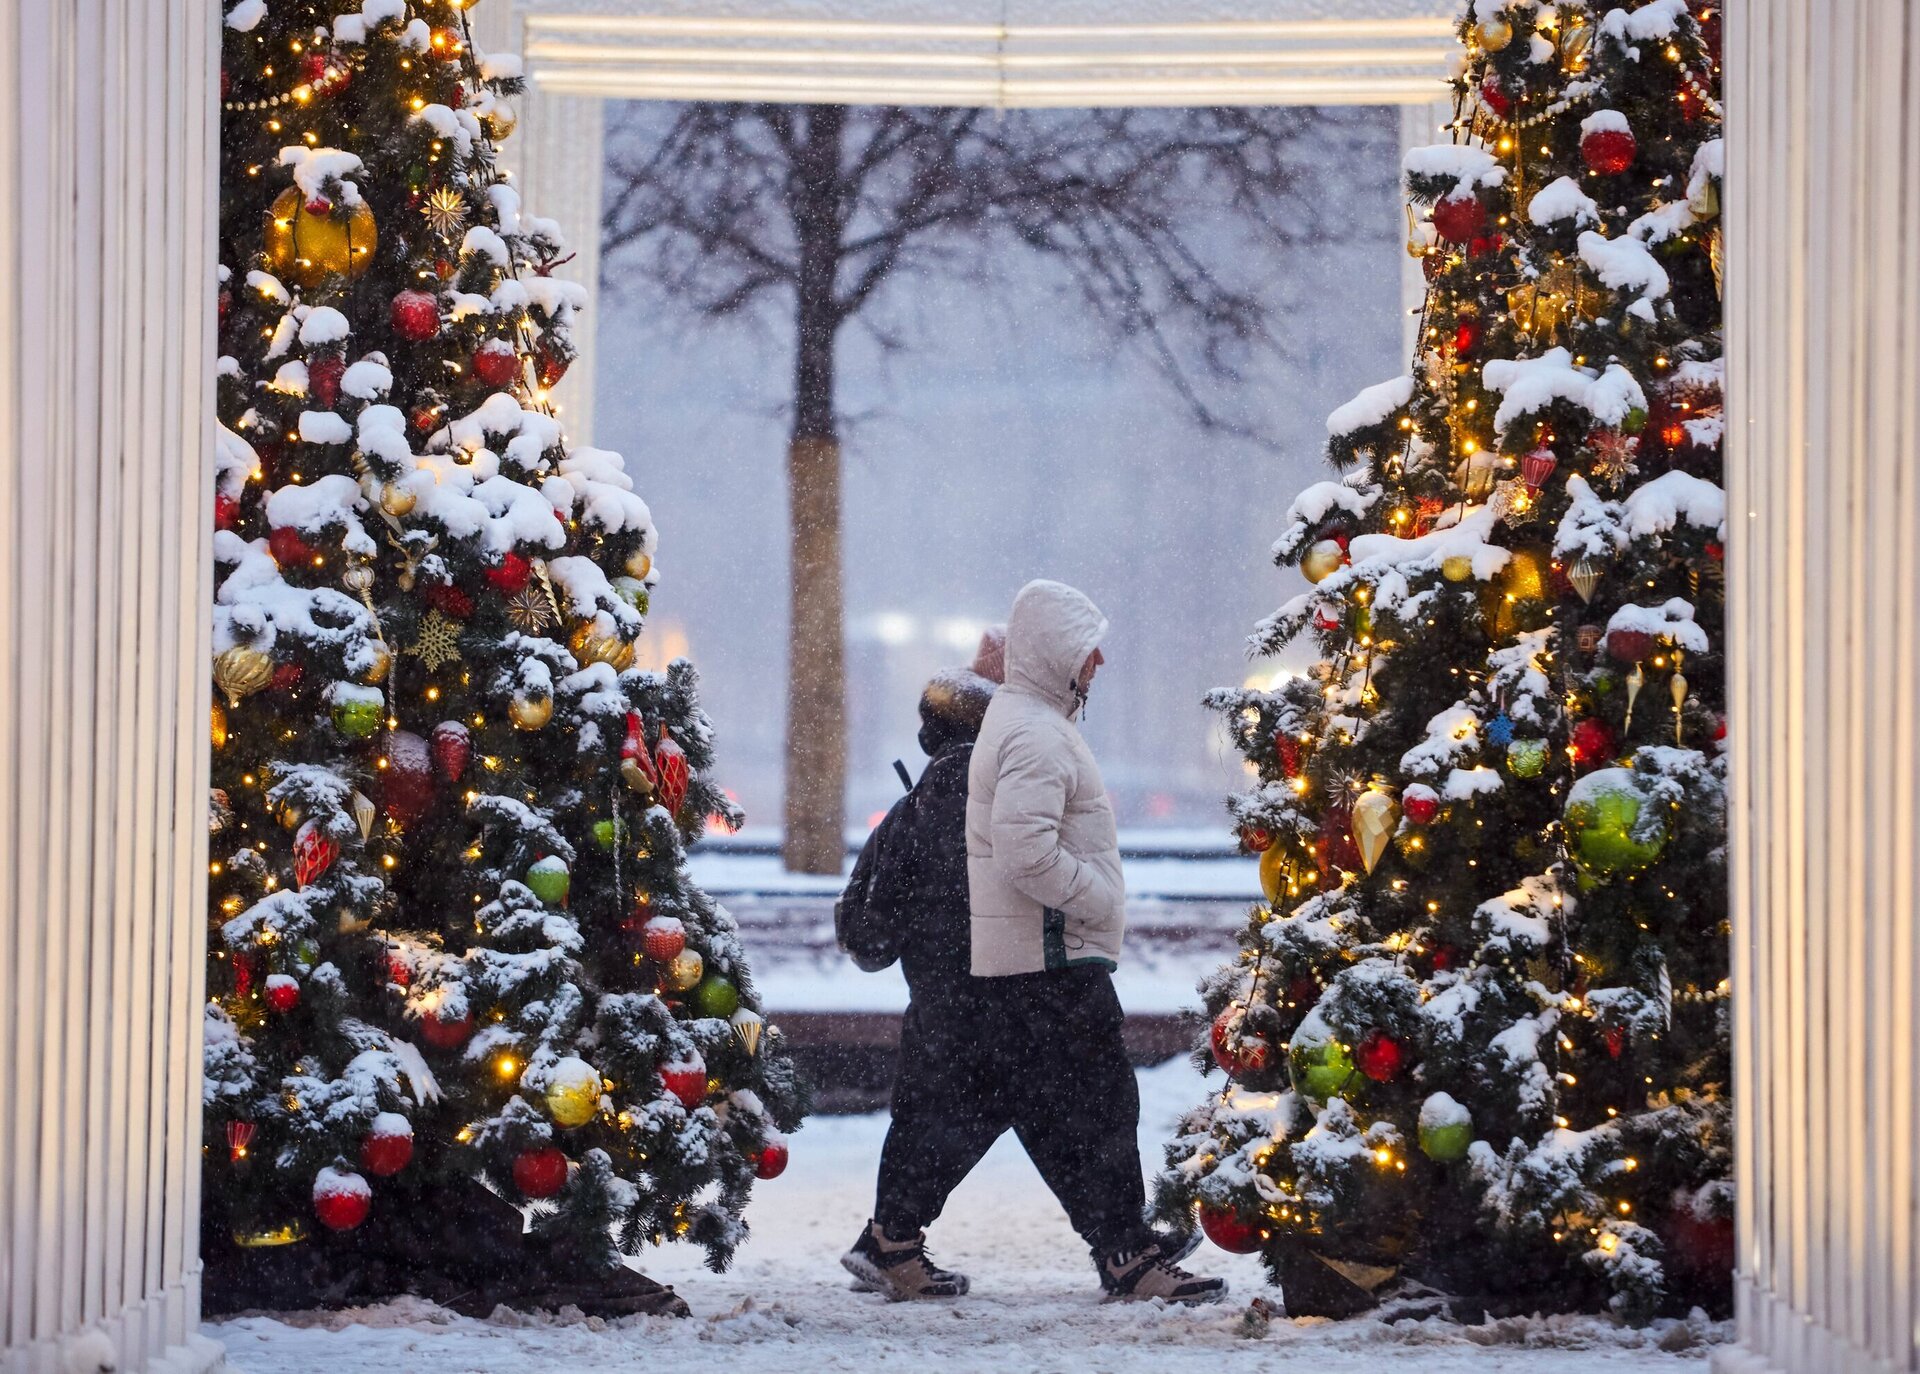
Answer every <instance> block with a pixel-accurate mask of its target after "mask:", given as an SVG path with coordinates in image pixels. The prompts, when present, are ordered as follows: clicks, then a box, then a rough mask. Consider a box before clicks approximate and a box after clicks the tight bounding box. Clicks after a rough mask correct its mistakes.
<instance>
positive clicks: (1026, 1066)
mask: <svg viewBox="0 0 1920 1374" xmlns="http://www.w3.org/2000/svg"><path fill="white" fill-rule="evenodd" d="M1106 632H1107V619H1106V617H1105V616H1103V615H1101V614H1100V611H1099V609H1098V608H1097V607H1095V606H1094V604H1093V602H1091V601H1089V600H1088V599H1087V598H1086V596H1084V595H1083V594H1081V593H1080V592H1077V591H1075V590H1074V589H1073V588H1072V587H1068V586H1066V585H1064V584H1062V583H1059V582H1047V581H1036V582H1029V583H1028V584H1027V585H1026V586H1024V587H1022V588H1021V589H1020V594H1019V595H1018V596H1017V597H1015V598H1014V602H1013V613H1012V614H1011V615H1010V616H1009V617H1008V619H1007V637H1006V679H1005V682H1004V685H1002V686H1001V688H1000V690H999V691H997V692H995V693H994V696H993V702H992V704H991V705H989V706H988V707H987V715H986V720H985V722H984V723H983V724H982V726H981V730H980V738H979V740H978V742H977V743H976V744H975V745H974V749H973V759H972V763H971V765H970V766H969V769H968V778H967V884H968V889H969V891H968V905H969V907H970V909H971V915H972V968H973V974H974V976H975V977H976V978H983V979H985V980H987V981H986V983H985V984H984V987H985V988H986V990H987V991H986V997H987V1000H988V1008H987V1010H988V1016H987V1018H986V1020H985V1022H984V1023H983V1025H982V1027H981V1033H982V1034H987V1035H991V1036H992V1037H994V1039H995V1040H996V1041H997V1042H998V1043H999V1044H1000V1045H1001V1046H1003V1047H1004V1051H1005V1056H1006V1071H1005V1073H1004V1074H1003V1076H1002V1079H1001V1081H1002V1083H1003V1084H1004V1091H1005V1092H1006V1093H1008V1094H1011V1095H1013V1097H1014V1101H1013V1102H1012V1103H1011V1111H1010V1115H1011V1118H1012V1119H1013V1120H1014V1121H1015V1123H1016V1129H1018V1130H1019V1132H1020V1139H1021V1143H1022V1144H1024V1145H1025V1146H1026V1147H1027V1152H1028V1153H1029V1154H1031V1155H1032V1156H1033V1159H1034V1163H1035V1164H1037V1165H1038V1166H1039V1167H1040V1173H1041V1175H1042V1177H1044V1178H1045V1179H1046V1181H1047V1184H1048V1186H1049V1187H1050V1188H1052V1189H1053V1192H1054V1195H1055V1196H1056V1197H1058V1198H1059V1199H1060V1203H1061V1205H1062V1206H1064V1207H1065V1208H1066V1210H1067V1216H1068V1218H1069V1219H1070V1220H1071V1221H1072V1223H1073V1226H1074V1229H1075V1230H1076V1231H1078V1232H1079V1233H1080V1237H1081V1239H1083V1240H1085V1241H1086V1242H1087V1246H1088V1248H1089V1249H1090V1250H1091V1251H1092V1252H1093V1259H1094V1264H1095V1267H1096V1268H1097V1269H1098V1270H1099V1274H1100V1283H1101V1286H1102V1287H1103V1288H1104V1289H1105V1290H1106V1292H1107V1294H1108V1296H1109V1297H1113V1298H1134V1299H1146V1298H1162V1299H1165V1300H1167V1301H1170V1302H1211V1301H1214V1300H1216V1299H1218V1298H1220V1297H1222V1296H1223V1295H1224V1294H1225V1293H1226V1284H1225V1282H1224V1281H1223V1280H1220V1279H1207V1278H1198V1277H1196V1276H1194V1275H1192V1274H1189V1273H1187V1272H1186V1271H1185V1270H1182V1269H1180V1268H1178V1267H1177V1266H1176V1264H1175V1261H1176V1260H1178V1259H1180V1258H1182V1257H1183V1256H1184V1255H1185V1254H1187V1253H1188V1252H1189V1251H1190V1250H1191V1249H1192V1238H1191V1237H1175V1236H1167V1235H1162V1234H1160V1233H1158V1232H1155V1231H1154V1230H1152V1229H1151V1228H1150V1227H1148V1225H1147V1224H1146V1221H1145V1210H1146V1189H1145V1187H1144V1184H1143V1182H1142V1178H1141V1170H1140V1150H1139V1145H1138V1143H1137V1134H1138V1129H1139V1122H1140V1091H1139V1086H1138V1084H1137V1083H1136V1082H1135V1080H1134V1075H1133V1067H1132V1065H1131V1063H1129V1061H1128V1059H1127V1052H1126V1045H1125V1042H1124V1040H1123V1038H1122V1030H1123V1028H1124V1026H1125V1019H1126V1018H1125V1014H1124V1013H1123V1012H1122V1011H1121V1009H1120V999H1119V998H1118V997H1117V996H1116V995H1115V993H1114V990H1113V978H1112V973H1113V970H1114V968H1115V967H1116V966H1117V965H1118V963H1119V959H1120V947H1121V941H1122V937H1123V936H1124V934H1125V931H1126V896H1127V894H1126V882H1125V879H1124V877H1123V876H1122V873H1121V869H1120V840H1119V833H1118V831H1117V829H1116V827H1115V825H1114V817H1113V805H1112V803H1111V802H1110V801H1109V800H1108V799H1107V788H1106V784H1105V783H1104V782H1103V781H1102V780H1101V777H1100V767H1099V765H1098V764H1096V763H1095V762H1094V758H1093V751H1092V750H1090V749H1089V748H1088V747H1087V742H1086V740H1085V739H1084V738H1082V736H1081V734H1080V727H1079V723H1078V720H1077V719H1076V718H1077V717H1079V716H1080V715H1082V714H1083V713H1084V711H1085V707H1086V702H1087V693H1088V690H1089V688H1091V686H1092V685H1093V678H1094V674H1095V672H1096V671H1098V669H1099V667H1100V665H1101V664H1102V663H1103V662H1104V661H1105V659H1104V657H1103V656H1102V654H1101V652H1100V642H1101V640H1102V639H1104V638H1105V636H1106Z"/></svg>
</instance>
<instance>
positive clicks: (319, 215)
mask: <svg viewBox="0 0 1920 1374" xmlns="http://www.w3.org/2000/svg"><path fill="white" fill-rule="evenodd" d="M303 208H304V209H305V210H306V212H307V213H308V214H310V215H312V216H313V217H314V218H315V219H325V218H326V217H327V216H329V215H331V214H332V213H333V202H332V201H330V200H328V199H327V198H326V197H325V196H315V197H314V198H313V199H312V200H310V201H308V202H307V203H306V205H305V207H303Z"/></svg>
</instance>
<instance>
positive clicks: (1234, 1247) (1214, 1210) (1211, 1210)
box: [1200, 1202, 1260, 1255]
mask: <svg viewBox="0 0 1920 1374" xmlns="http://www.w3.org/2000/svg"><path fill="white" fill-rule="evenodd" d="M1200 1229H1201V1231H1203V1232H1205V1233H1206V1237H1207V1239H1208V1240H1210V1241H1212V1242H1213V1243H1214V1244H1215V1245H1217V1246H1219V1247H1220V1248H1221V1249H1222V1250H1225V1251H1226V1252H1227V1253H1228V1254H1230V1255H1251V1254H1252V1253H1253V1252H1254V1251H1255V1250H1258V1249H1259V1248H1260V1228H1259V1227H1258V1226H1256V1225H1254V1224H1253V1223H1252V1222H1250V1221H1242V1220H1241V1219H1240V1214H1239V1213H1238V1212H1236V1211H1234V1210H1233V1208H1231V1207H1217V1206H1215V1205H1214V1204H1213V1203H1210V1202H1203V1203H1201V1204H1200Z"/></svg>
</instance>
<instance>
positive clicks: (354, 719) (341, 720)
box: [333, 691, 387, 739]
mask: <svg viewBox="0 0 1920 1374" xmlns="http://www.w3.org/2000/svg"><path fill="white" fill-rule="evenodd" d="M386 716H387V703H386V699H385V698H384V697H382V696H381V695H380V694H379V693H378V692H371V691H370V692H366V693H364V694H363V693H360V692H354V693H351V694H347V693H341V694H338V695H336V696H335V697H334V700H333V728H334V729H336V730H338V731H339V732H340V733H341V734H343V735H345V736H346V737H347V738H348V739H366V738H367V737H368V736H369V735H371V734H373V733H374V732H375V731H376V730H378V729H379V728H380V725H381V723H382V722H383V721H384V720H385V719H386Z"/></svg>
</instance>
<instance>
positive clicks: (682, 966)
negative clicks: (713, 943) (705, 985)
mask: <svg viewBox="0 0 1920 1374" xmlns="http://www.w3.org/2000/svg"><path fill="white" fill-rule="evenodd" d="M706 971H707V961H706V960H704V959H702V958H701V957H700V951H699V950H697V949H683V950H681V951H680V952H679V953H678V954H676V955H674V956H673V961H672V962H671V963H669V964H668V965H667V986H668V987H670V988H672V989H673V990H674V991H675V992H685V991H687V989H689V988H691V987H693V986H694V984H696V983H698V982H699V981H700V979H701V978H702V977H703V976H704V975H705V974H706Z"/></svg>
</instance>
